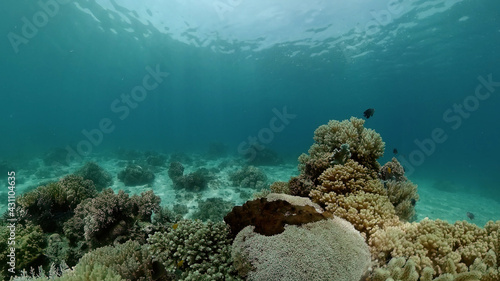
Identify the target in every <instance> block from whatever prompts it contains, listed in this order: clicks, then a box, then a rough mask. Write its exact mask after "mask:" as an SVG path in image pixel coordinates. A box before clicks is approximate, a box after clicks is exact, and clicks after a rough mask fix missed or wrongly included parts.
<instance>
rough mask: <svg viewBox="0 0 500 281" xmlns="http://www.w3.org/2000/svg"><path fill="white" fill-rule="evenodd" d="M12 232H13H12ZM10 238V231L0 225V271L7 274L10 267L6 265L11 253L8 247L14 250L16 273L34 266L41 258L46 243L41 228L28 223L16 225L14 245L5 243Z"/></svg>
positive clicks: (5, 226)
mask: <svg viewBox="0 0 500 281" xmlns="http://www.w3.org/2000/svg"><path fill="white" fill-rule="evenodd" d="M13 231H14V230H13ZM9 237H11V229H10V228H8V227H7V225H5V224H3V223H2V224H0V241H2V242H1V243H0V270H1V271H2V272H4V273H8V271H7V269H8V268H10V267H11V265H9V264H8V262H10V261H11V260H10V257H9V256H7V255H9V254H10V253H11V251H10V247H14V248H15V261H14V262H13V264H14V265H15V269H16V271H18V270H20V269H23V268H25V267H29V266H36V265H37V264H39V263H40V262H39V261H38V260H39V259H40V258H42V257H43V248H44V247H45V246H46V244H47V242H46V240H45V237H44V235H43V232H42V228H41V227H40V226H37V225H33V224H31V223H28V224H26V225H22V224H16V226H15V240H14V241H15V244H12V245H11V244H8V243H7V241H10V240H9Z"/></svg>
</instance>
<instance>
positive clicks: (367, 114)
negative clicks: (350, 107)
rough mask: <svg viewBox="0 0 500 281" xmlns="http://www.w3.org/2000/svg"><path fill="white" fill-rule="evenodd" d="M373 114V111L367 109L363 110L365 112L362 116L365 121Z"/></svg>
mask: <svg viewBox="0 0 500 281" xmlns="http://www.w3.org/2000/svg"><path fill="white" fill-rule="evenodd" d="M374 113H375V109H373V108H368V109H367V110H365V112H363V115H364V116H365V118H366V119H368V118H370V117H372V116H373V114H374Z"/></svg>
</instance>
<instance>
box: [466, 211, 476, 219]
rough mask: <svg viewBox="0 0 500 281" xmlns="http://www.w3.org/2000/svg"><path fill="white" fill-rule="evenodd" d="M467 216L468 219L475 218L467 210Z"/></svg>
mask: <svg viewBox="0 0 500 281" xmlns="http://www.w3.org/2000/svg"><path fill="white" fill-rule="evenodd" d="M467 217H468V218H469V219H470V220H473V219H474V218H475V216H474V214H473V213H471V212H467Z"/></svg>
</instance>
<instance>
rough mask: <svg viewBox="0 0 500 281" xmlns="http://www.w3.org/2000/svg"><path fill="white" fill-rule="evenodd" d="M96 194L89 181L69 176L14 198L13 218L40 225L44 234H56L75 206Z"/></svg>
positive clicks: (92, 184)
mask: <svg viewBox="0 0 500 281" xmlns="http://www.w3.org/2000/svg"><path fill="white" fill-rule="evenodd" d="M96 195H97V191H96V189H95V187H94V183H93V182H92V181H90V180H84V179H83V178H82V177H79V176H75V175H69V176H66V177H64V178H62V179H61V180H59V181H58V182H56V183H50V184H48V185H46V186H40V187H38V188H37V189H35V190H33V191H30V192H28V193H25V194H23V195H22V196H20V197H18V199H17V205H18V210H17V213H18V216H17V217H18V218H19V219H20V220H21V221H23V220H28V221H32V222H33V223H34V224H36V225H40V226H41V227H42V229H43V231H44V232H56V231H60V230H61V229H62V224H63V223H64V222H65V221H66V220H67V219H69V218H70V217H71V216H72V215H73V210H74V209H75V208H76V207H77V205H78V204H79V203H80V202H82V201H83V200H84V199H87V198H92V197H95V196H96Z"/></svg>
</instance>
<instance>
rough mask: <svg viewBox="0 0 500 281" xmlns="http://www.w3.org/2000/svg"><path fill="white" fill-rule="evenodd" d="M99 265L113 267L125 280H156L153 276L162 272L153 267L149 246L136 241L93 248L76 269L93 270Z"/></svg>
mask: <svg viewBox="0 0 500 281" xmlns="http://www.w3.org/2000/svg"><path fill="white" fill-rule="evenodd" d="M97 265H101V266H103V267H105V268H109V269H111V270H112V271H113V272H115V273H117V274H118V275H119V276H121V278H122V279H125V280H138V281H147V280H155V279H154V278H153V277H156V275H158V274H159V273H160V272H155V270H154V268H153V257H152V256H151V253H150V251H149V249H148V246H147V245H142V246H141V244H139V243H138V242H136V241H127V242H125V243H123V244H118V245H115V246H106V247H102V248H99V249H96V250H93V251H91V252H89V253H87V254H85V255H84V256H83V257H82V258H81V259H80V261H79V263H78V264H77V265H76V267H75V271H80V270H81V271H84V272H91V271H93V269H94V267H95V266H97ZM157 271H159V270H157ZM106 280H107V279H106Z"/></svg>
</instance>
